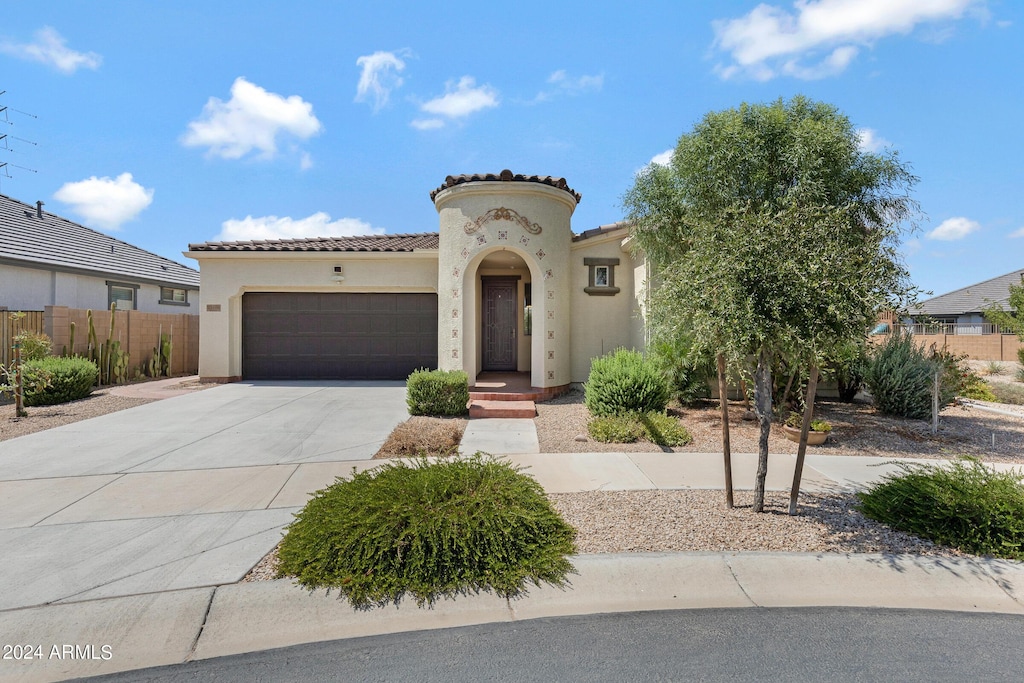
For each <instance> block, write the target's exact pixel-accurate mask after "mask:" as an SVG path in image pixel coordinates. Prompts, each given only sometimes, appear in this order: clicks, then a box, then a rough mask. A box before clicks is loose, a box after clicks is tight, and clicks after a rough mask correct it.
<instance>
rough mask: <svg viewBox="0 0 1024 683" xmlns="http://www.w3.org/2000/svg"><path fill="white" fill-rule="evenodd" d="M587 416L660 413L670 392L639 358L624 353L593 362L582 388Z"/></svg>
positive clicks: (647, 362) (650, 365)
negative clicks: (588, 413)
mask: <svg viewBox="0 0 1024 683" xmlns="http://www.w3.org/2000/svg"><path fill="white" fill-rule="evenodd" d="M583 389H584V392H585V394H584V399H583V402H584V404H586V406H587V410H589V411H590V414H591V415H594V416H596V417H603V416H607V415H624V414H626V413H649V412H652V411H653V412H656V413H660V412H664V410H665V406H667V405H668V399H669V396H670V391H669V387H668V382H667V381H666V380H665V377H664V375H662V373H661V372H660V370H659V369H658V366H657V365H656V364H655V363H654V362H653V361H650V360H648V359H647V358H644V356H643V354H640V353H638V352H636V351H629V350H627V349H617V350H615V351H614V352H612V353H610V354H608V355H605V356H601V357H600V358H595V359H594V360H593V361H592V362H591V364H590V377H589V378H588V379H587V383H586V384H584V385H583Z"/></svg>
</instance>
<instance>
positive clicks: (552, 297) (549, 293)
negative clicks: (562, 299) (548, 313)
mask: <svg viewBox="0 0 1024 683" xmlns="http://www.w3.org/2000/svg"><path fill="white" fill-rule="evenodd" d="M554 298H555V293H554V291H552V290H550V289H549V290H548V299H554Z"/></svg>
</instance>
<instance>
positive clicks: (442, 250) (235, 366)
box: [187, 171, 647, 387]
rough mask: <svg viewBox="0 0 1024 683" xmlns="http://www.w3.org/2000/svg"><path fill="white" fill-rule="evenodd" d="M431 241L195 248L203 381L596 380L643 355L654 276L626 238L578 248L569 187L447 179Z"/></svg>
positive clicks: (503, 178)
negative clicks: (615, 361)
mask: <svg viewBox="0 0 1024 683" xmlns="http://www.w3.org/2000/svg"><path fill="white" fill-rule="evenodd" d="M430 197H431V200H432V201H433V203H434V206H435V208H436V209H437V211H438V214H439V217H440V230H439V232H436V233H420V234H402V235H394V234H392V235H373V236H365V237H336V238H314V239H298V240H267V241H251V242H207V243H203V244H192V245H190V246H189V252H188V253H187V255H188V256H189V257H191V258H194V259H196V260H197V261H198V262H199V269H200V272H201V273H202V291H203V294H202V308H201V311H200V329H201V330H202V333H201V336H200V360H199V372H200V375H201V376H203V377H204V378H211V379H213V378H216V379H220V380H234V379H308V378H332V379H405V378H406V377H407V376H408V374H409V373H410V372H411V371H412V370H415V369H417V368H421V367H427V368H434V367H440V368H442V369H459V370H465V371H466V372H467V373H468V374H469V377H470V382H471V383H474V382H475V378H476V377H477V375H478V373H480V372H482V371H519V372H529V373H530V378H531V383H532V385H533V386H535V387H559V386H563V385H566V384H568V383H570V382H580V381H584V380H586V378H587V375H588V373H589V370H590V361H591V359H592V358H594V357H595V356H599V355H601V354H603V353H607V352H609V351H612V350H614V349H615V348H617V347H620V346H621V347H633V348H642V347H643V346H644V343H645V327H644V319H643V315H644V311H645V308H646V307H645V305H644V304H645V301H644V297H645V283H646V280H647V264H646V263H645V262H644V260H643V259H639V258H634V257H633V256H632V255H631V250H630V247H629V242H630V235H629V229H628V226H626V225H625V224H621V223H619V224H614V225H608V226H602V227H600V228H595V229H593V230H588V231H586V232H583V233H581V234H573V232H572V229H571V226H570V217H571V216H572V213H573V211H574V210H575V208H576V205H577V204H578V203H579V201H580V195H579V194H578V193H577V192H575V191H573V190H572V189H571V188H570V187H568V185H566V182H565V180H564V179H562V178H552V177H549V176H523V175H513V174H512V173H511V172H510V171H502V173H500V174H487V175H461V176H449V177H448V178H447V179H446V180H445V182H444V184H442V185H441V186H440V187H439V188H437V189H436V190H434V191H433V192H431V194H430Z"/></svg>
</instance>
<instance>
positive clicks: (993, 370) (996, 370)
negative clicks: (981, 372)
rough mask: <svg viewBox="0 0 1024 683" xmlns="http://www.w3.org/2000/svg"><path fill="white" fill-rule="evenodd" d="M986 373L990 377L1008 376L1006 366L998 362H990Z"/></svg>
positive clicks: (986, 367)
mask: <svg viewBox="0 0 1024 683" xmlns="http://www.w3.org/2000/svg"><path fill="white" fill-rule="evenodd" d="M985 371H986V372H988V374H990V375H1003V374H1006V366H1005V365H1003V364H1002V363H1000V362H999V361H997V360H990V361H989V362H988V363H987V364H986V365H985Z"/></svg>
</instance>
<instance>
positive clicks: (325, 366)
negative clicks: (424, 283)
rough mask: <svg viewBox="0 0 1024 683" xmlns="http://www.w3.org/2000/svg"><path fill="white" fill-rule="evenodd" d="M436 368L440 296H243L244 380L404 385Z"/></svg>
mask: <svg viewBox="0 0 1024 683" xmlns="http://www.w3.org/2000/svg"><path fill="white" fill-rule="evenodd" d="M423 367H426V368H436V367H437V295H436V294H312V293H285V292H273V293H262V292H261V293H249V294H244V295H243V296H242V376H243V377H245V378H246V379H405V378H406V377H408V376H409V373H411V372H412V371H413V370H416V369H417V368H423Z"/></svg>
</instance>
